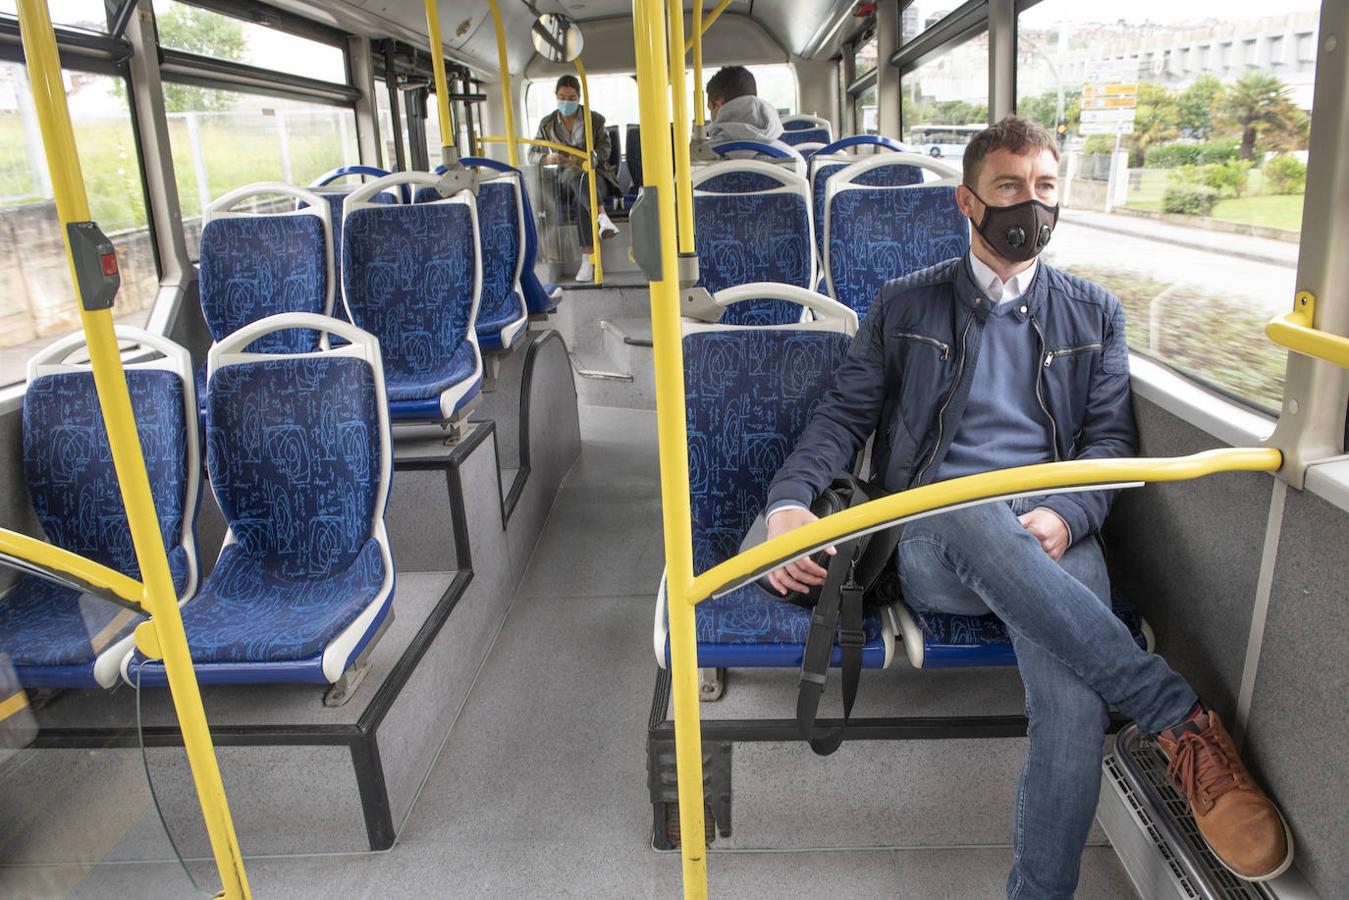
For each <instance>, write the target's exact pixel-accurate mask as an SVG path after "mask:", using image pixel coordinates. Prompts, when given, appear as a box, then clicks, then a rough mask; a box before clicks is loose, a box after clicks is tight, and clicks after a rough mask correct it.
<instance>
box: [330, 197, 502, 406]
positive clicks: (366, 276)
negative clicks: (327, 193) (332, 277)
mask: <svg viewBox="0 0 1349 900" xmlns="http://www.w3.org/2000/svg"><path fill="white" fill-rule="evenodd" d="M475 243H476V242H475V241H474V240H473V221H472V216H471V213H470V211H469V208H468V206H466V205H465V204H462V203H452V202H444V203H425V204H418V205H415V206H386V207H379V208H369V207H367V208H365V209H357V210H353V211H352V212H350V213H348V214H347V218H346V227H345V228H344V230H343V233H342V289H343V291H344V293H345V295H346V300H347V306H348V307H349V309H350V312H351V317H352V321H353V322H354V323H355V324H356V325H357V326H358V327H359V328H362V329H364V330H366V331H368V332H370V333H371V334H373V335H374V336H375V337H376V338H378V339H379V347H380V352H381V353H382V354H383V357H384V380H385V383H386V385H387V386H388V391H389V399H391V400H420V399H425V398H429V397H434V396H437V395H438V394H440V392H441V391H443V390H445V389H446V388H448V387H450V386H452V385H454V384H458V383H459V382H460V381H462V380H464V379H465V378H467V377H470V376H471V375H472V373H473V369H474V360H473V348H472V347H471V346H470V345H469V343H468V328H469V319H470V316H471V314H472V311H473V271H474V255H475V252H476V248H475Z"/></svg>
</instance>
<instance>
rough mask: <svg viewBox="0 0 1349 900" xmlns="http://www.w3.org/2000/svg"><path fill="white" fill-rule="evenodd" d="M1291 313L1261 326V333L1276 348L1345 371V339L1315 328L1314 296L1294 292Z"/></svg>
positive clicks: (1348, 360) (1348, 348)
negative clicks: (1274, 344)
mask: <svg viewBox="0 0 1349 900" xmlns="http://www.w3.org/2000/svg"><path fill="white" fill-rule="evenodd" d="M1294 304H1295V305H1294V308H1293V311H1292V312H1289V313H1284V314H1283V315H1281V316H1279V317H1278V318H1275V319H1273V320H1271V321H1270V323H1269V324H1268V325H1266V326H1265V334H1266V335H1267V336H1268V337H1269V339H1270V340H1271V341H1273V342H1274V343H1276V344H1278V345H1279V346H1280V347H1287V348H1288V349H1289V350H1292V351H1293V352H1294V353H1301V354H1302V355H1303V356H1311V357H1314V358H1316V359H1324V360H1325V361H1326V362H1333V363H1334V364H1335V365H1337V366H1341V367H1343V368H1346V369H1349V338H1346V337H1343V336H1342V335H1338V334H1332V333H1330V332H1328V331H1321V330H1319V329H1317V328H1316V326H1315V324H1314V321H1315V318H1316V296H1315V295H1314V294H1312V293H1311V291H1300V292H1298V295H1297V299H1296V300H1295V301H1294Z"/></svg>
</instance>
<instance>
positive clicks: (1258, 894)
mask: <svg viewBox="0 0 1349 900" xmlns="http://www.w3.org/2000/svg"><path fill="white" fill-rule="evenodd" d="M1105 768H1106V771H1107V772H1109V773H1110V777H1111V778H1112V779H1114V780H1115V782H1116V783H1117V784H1119V785H1120V786H1121V787H1123V788H1124V791H1123V793H1124V795H1125V797H1126V798H1127V799H1128V802H1129V804H1130V805H1131V806H1132V807H1133V812H1134V815H1135V816H1137V818H1138V820H1139V821H1140V822H1142V823H1143V824H1144V827H1145V828H1146V830H1147V833H1148V837H1149V838H1150V839H1151V840H1152V842H1153V844H1154V845H1156V847H1157V850H1158V852H1159V853H1160V854H1161V856H1162V858H1163V859H1164V860H1165V861H1166V864H1167V866H1168V867H1169V868H1170V869H1171V873H1172V875H1173V876H1174V877H1175V879H1176V883H1177V885H1178V886H1179V887H1180V888H1181V890H1182V891H1184V892H1185V895H1186V896H1188V897H1194V898H1196V900H1199V898H1203V900H1269V898H1271V896H1272V895H1271V894H1269V893H1268V892H1267V891H1265V890H1264V889H1263V888H1262V887H1260V886H1259V885H1256V884H1251V883H1250V882H1246V881H1242V880H1241V879H1240V878H1237V877H1236V876H1235V875H1233V874H1232V873H1231V872H1229V871H1227V869H1225V868H1224V867H1223V865H1222V863H1220V862H1218V860H1217V858H1216V857H1214V855H1213V852H1212V851H1211V850H1209V848H1208V845H1207V844H1205V843H1204V839H1203V837H1202V836H1200V834H1199V829H1198V827H1197V826H1196V825H1195V822H1194V818H1193V817H1192V816H1191V815H1190V811H1189V805H1188V804H1187V803H1186V801H1185V797H1184V796H1183V795H1182V794H1181V793H1180V792H1179V791H1177V790H1176V788H1175V785H1173V784H1172V783H1171V779H1170V778H1168V777H1167V775H1166V756H1165V755H1164V754H1163V753H1162V751H1161V749H1160V748H1159V747H1158V746H1157V745H1156V743H1155V742H1154V741H1152V740H1150V739H1148V738H1145V737H1144V736H1143V735H1142V734H1140V733H1139V731H1138V727H1137V726H1136V725H1130V726H1129V727H1128V728H1126V729H1124V730H1123V731H1121V732H1120V733H1119V735H1118V737H1117V738H1116V739H1115V750H1114V753H1112V754H1111V755H1110V756H1109V757H1107V759H1106V761H1105Z"/></svg>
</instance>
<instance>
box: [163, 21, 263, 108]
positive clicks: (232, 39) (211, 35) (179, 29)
mask: <svg viewBox="0 0 1349 900" xmlns="http://www.w3.org/2000/svg"><path fill="white" fill-rule="evenodd" d="M155 23H156V26H157V27H158V29H159V43H160V45H161V46H164V47H171V48H173V49H174V50H185V51H187V52H188V53H199V54H201V55H202V56H209V57H211V58H212V59H227V60H230V61H232V62H239V61H241V60H242V59H243V58H244V52H245V51H246V50H247V48H248V39H247V38H246V37H245V36H244V26H243V23H242V22H239V21H237V20H235V19H231V18H229V17H228V16H222V15H220V14H219V13H214V12H210V11H209V10H205V9H199V8H197V7H195V6H188V5H186V4H184V3H175V4H173V6H172V7H170V8H169V9H168V10H166V11H165V12H163V13H162V14H161V13H156V14H155ZM233 105H234V98H233V97H231V96H230V95H229V94H227V93H225V92H223V91H214V90H211V89H209V88H202V87H195V86H193V85H187V84H169V83H167V82H166V83H165V84H164V106H165V108H166V109H167V110H168V111H169V112H189V111H192V110H196V111H198V112H214V111H218V110H224V109H229V108H230V107H232V106H233Z"/></svg>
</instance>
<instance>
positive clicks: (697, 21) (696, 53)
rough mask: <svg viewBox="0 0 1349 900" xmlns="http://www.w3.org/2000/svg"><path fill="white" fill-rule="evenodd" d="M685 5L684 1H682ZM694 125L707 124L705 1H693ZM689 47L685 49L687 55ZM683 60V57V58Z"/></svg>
mask: <svg viewBox="0 0 1349 900" xmlns="http://www.w3.org/2000/svg"><path fill="white" fill-rule="evenodd" d="M680 3H681V4H682V3H683V0H680ZM692 49H693V123H694V124H695V125H698V126H699V127H701V126H704V125H706V124H707V121H706V119H705V116H704V113H703V107H704V105H705V104H704V103H703V0H693V47H692ZM688 50H689V48H688V47H685V48H684V52H685V53H687V52H688ZM681 58H682V56H681Z"/></svg>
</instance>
